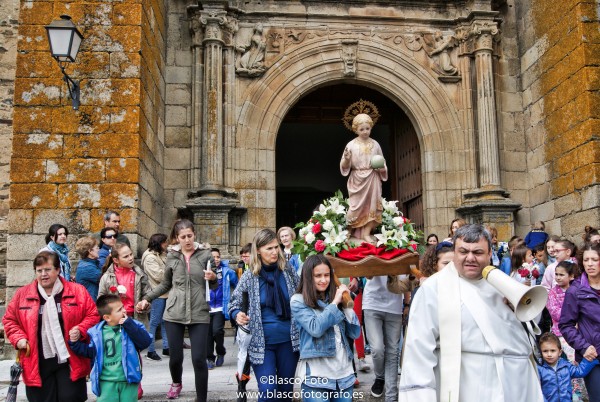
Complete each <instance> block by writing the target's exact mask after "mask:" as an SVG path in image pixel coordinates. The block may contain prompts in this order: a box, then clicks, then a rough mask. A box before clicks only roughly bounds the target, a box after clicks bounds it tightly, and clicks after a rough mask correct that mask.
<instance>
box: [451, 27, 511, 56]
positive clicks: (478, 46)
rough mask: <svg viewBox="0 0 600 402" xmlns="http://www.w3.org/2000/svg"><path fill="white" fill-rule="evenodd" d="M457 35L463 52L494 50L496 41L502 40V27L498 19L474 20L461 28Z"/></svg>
mask: <svg viewBox="0 0 600 402" xmlns="http://www.w3.org/2000/svg"><path fill="white" fill-rule="evenodd" d="M456 37H457V39H459V41H461V53H473V52H478V51H490V52H492V51H494V43H495V42H498V41H499V40H500V29H499V28H498V23H497V22H496V21H473V22H472V23H471V25H469V26H465V27H462V28H459V29H458V30H457V32H456Z"/></svg>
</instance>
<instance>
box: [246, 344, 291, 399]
mask: <svg viewBox="0 0 600 402" xmlns="http://www.w3.org/2000/svg"><path fill="white" fill-rule="evenodd" d="M298 358H299V354H298V352H294V351H293V349H292V342H291V341H288V342H284V343H277V344H275V345H269V344H267V345H265V359H264V362H263V364H253V365H252V368H253V369H254V375H255V376H256V382H258V391H259V394H260V395H259V398H258V401H259V402H264V401H270V402H274V401H282V402H283V401H289V402H291V401H292V396H293V395H292V393H293V392H294V375H295V374H296V364H297V363H298ZM283 393H285V394H283Z"/></svg>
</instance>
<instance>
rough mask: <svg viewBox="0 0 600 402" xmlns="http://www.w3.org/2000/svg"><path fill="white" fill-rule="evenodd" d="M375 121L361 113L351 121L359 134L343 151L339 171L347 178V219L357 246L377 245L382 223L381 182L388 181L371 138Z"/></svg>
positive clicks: (378, 150) (381, 155)
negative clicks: (375, 235) (376, 233)
mask: <svg viewBox="0 0 600 402" xmlns="http://www.w3.org/2000/svg"><path fill="white" fill-rule="evenodd" d="M372 128H373V120H372V119H371V117H370V116H369V115H367V114H362V113H361V114H358V115H356V117H355V118H354V120H352V130H353V131H354V133H355V134H356V135H357V137H356V138H355V139H353V140H352V141H350V142H349V143H348V144H347V145H346V148H345V149H344V154H343V155H342V160H341V161H340V170H341V173H342V175H343V176H349V177H348V196H349V200H348V203H349V209H348V214H347V216H346V219H347V221H348V227H349V228H351V229H352V232H351V237H350V241H351V242H352V241H353V242H355V243H357V244H360V243H362V242H363V241H366V242H367V243H375V242H376V239H375V238H374V237H373V236H372V235H371V232H372V231H373V230H374V229H375V228H376V227H377V226H379V224H380V223H381V214H382V212H383V207H382V204H381V182H382V181H386V180H387V179H388V172H387V166H386V165H385V161H383V165H382V166H381V167H378V166H379V165H378V164H377V162H376V163H375V165H373V164H372V161H373V159H374V157H376V156H379V158H375V159H379V162H381V160H382V159H383V153H382V151H381V147H380V146H379V143H378V142H377V141H375V140H374V139H372V138H370V135H371V129H372Z"/></svg>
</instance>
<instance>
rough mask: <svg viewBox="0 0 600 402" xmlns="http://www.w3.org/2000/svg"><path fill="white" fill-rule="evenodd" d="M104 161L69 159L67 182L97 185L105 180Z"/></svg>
mask: <svg viewBox="0 0 600 402" xmlns="http://www.w3.org/2000/svg"><path fill="white" fill-rule="evenodd" d="M104 164H105V162H104V159H91V158H86V159H77V158H76V159H71V160H70V161H69V176H70V177H69V181H70V182H73V183H97V182H103V181H104V180H105V176H106V172H105V166H104Z"/></svg>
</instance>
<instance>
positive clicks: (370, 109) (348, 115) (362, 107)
mask: <svg viewBox="0 0 600 402" xmlns="http://www.w3.org/2000/svg"><path fill="white" fill-rule="evenodd" d="M361 113H364V114H368V115H369V117H371V119H372V120H373V125H375V124H377V120H379V117H380V114H379V110H377V106H375V105H374V104H373V102H369V101H366V100H362V99H361V100H359V101H358V102H354V103H353V104H351V105H350V106H348V108H347V109H346V111H345V112H344V117H342V121H343V122H344V126H345V127H346V128H347V129H348V130H350V131H354V130H352V120H354V118H355V117H356V115H359V114H361Z"/></svg>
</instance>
